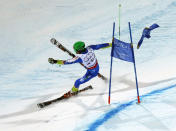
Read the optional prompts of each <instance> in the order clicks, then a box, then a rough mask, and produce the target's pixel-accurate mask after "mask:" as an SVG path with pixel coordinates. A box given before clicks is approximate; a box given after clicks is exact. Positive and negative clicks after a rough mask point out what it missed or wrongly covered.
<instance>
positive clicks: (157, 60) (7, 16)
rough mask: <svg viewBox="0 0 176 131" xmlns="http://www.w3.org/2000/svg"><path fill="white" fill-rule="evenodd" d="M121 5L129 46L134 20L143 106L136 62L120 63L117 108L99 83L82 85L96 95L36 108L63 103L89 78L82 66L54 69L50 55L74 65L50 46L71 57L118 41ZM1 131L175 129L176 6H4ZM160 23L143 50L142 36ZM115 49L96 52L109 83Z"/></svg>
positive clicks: (108, 2) (64, 0) (0, 19)
mask: <svg viewBox="0 0 176 131" xmlns="http://www.w3.org/2000/svg"><path fill="white" fill-rule="evenodd" d="M119 4H121V5H122V6H121V10H120V13H121V19H120V20H121V24H120V26H121V37H120V39H121V40H123V41H125V42H130V37H129V29H128V22H131V28H132V37H133V43H134V51H135V58H136V67H137V74H138V82H139V93H140V97H141V103H140V104H136V102H137V100H136V98H137V97H136V87H135V77H134V70H133V64H132V63H129V62H124V61H121V60H118V59H115V58H114V59H113V70H112V89H111V90H112V94H111V104H110V105H108V83H105V82H104V81H102V80H101V79H99V78H97V77H96V78H94V79H93V80H91V81H90V82H88V83H86V84H84V85H81V87H80V88H83V87H85V86H87V85H92V86H93V90H89V91H86V92H83V93H80V94H79V95H78V96H76V97H72V98H71V99H68V100H65V101H61V102H58V103H56V104H53V105H51V106H48V107H46V108H44V109H39V108H38V107H37V103H39V102H43V101H47V100H50V99H54V98H57V97H59V96H61V95H62V94H63V93H65V92H67V91H68V90H70V89H71V87H72V86H73V84H74V81H75V80H76V79H77V78H80V77H81V76H83V75H84V73H85V72H86V71H85V69H84V68H83V67H82V66H80V65H79V64H73V65H65V66H61V67H59V66H58V65H50V64H49V63H48V61H47V59H48V58H49V57H52V58H55V59H63V60H65V59H69V58H70V56H68V55H67V54H66V53H64V52H62V51H61V50H59V49H57V48H56V47H55V46H53V45H52V44H51V43H50V39H51V38H53V37H54V38H56V39H57V40H58V41H59V42H61V43H63V45H64V46H66V47H67V48H68V49H69V50H70V51H73V49H72V45H73V43H74V42H76V41H80V40H81V41H84V42H85V43H86V45H91V44H100V43H106V42H111V41H112V24H113V22H116V33H115V36H116V37H117V38H118V25H119V23H118V21H119V19H118V13H119V12H118V10H119V6H118V5H119ZM0 7H1V8H0V28H1V30H0V41H1V43H0V44H1V45H0V69H1V70H0V105H1V108H0V131H24V130H25V131H31V130H33V131H58V130H64V131H73V130H74V131H83V130H99V131H103V130H108V131H110V130H112V131H116V130H118V131H128V130H134V131H135V130H142V131H165V130H166V131H168V130H169V131H170V130H172V131H175V130H176V125H175V123H176V104H175V103H176V95H175V94H176V77H175V73H176V68H175V67H176V54H175V50H176V44H175V36H176V35H175V33H176V27H175V25H176V1H175V0H167V1H165V0H155V1H154V0H147V1H146V0H140V1H139V0H123V1H122V0H121V1H117V0H89V1H87V0H76V1H75V0H52V1H50V0H37V1H35V0H25V1H24V0H18V1H11V0H1V1H0ZM153 23H157V24H159V25H160V27H159V28H157V29H155V30H154V31H152V32H151V38H150V39H145V40H144V42H143V44H142V46H141V47H140V49H138V50H137V49H136V46H137V42H138V40H139V39H140V37H141V34H142V30H143V28H145V27H146V26H150V25H152V24H153ZM110 51H111V49H110V48H109V49H103V50H98V51H96V52H95V53H96V56H97V59H98V62H99V64H100V73H101V74H103V75H105V76H106V77H109V68H110Z"/></svg>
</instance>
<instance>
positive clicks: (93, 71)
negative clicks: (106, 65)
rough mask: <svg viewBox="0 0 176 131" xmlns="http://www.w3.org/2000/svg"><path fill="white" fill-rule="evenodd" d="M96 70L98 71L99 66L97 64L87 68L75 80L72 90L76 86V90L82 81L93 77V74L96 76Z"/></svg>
mask: <svg viewBox="0 0 176 131" xmlns="http://www.w3.org/2000/svg"><path fill="white" fill-rule="evenodd" d="M98 72H99V66H97V67H96V68H94V69H91V70H87V72H86V74H85V75H84V76H83V77H82V78H80V79H78V80H76V81H75V84H74V86H73V88H72V89H73V90H74V89H75V88H77V89H75V90H78V88H79V86H80V85H81V84H83V83H85V82H87V81H89V80H90V79H92V78H94V77H95V76H97V75H98ZM73 90H72V91H73Z"/></svg>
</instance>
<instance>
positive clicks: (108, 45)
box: [89, 43, 112, 50]
mask: <svg viewBox="0 0 176 131" xmlns="http://www.w3.org/2000/svg"><path fill="white" fill-rule="evenodd" d="M89 47H90V48H92V49H93V50H99V49H103V48H109V47H112V43H104V44H98V45H90V46H89Z"/></svg>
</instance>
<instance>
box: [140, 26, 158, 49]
mask: <svg viewBox="0 0 176 131" xmlns="http://www.w3.org/2000/svg"><path fill="white" fill-rule="evenodd" d="M158 27H159V25H158V24H153V25H151V26H150V27H149V28H148V27H145V28H144V30H143V32H142V36H141V38H140V40H139V42H138V45H137V49H139V48H140V46H141V45H142V42H143V40H144V38H145V37H146V38H148V39H149V38H150V37H151V36H150V31H151V30H153V29H155V28H158Z"/></svg>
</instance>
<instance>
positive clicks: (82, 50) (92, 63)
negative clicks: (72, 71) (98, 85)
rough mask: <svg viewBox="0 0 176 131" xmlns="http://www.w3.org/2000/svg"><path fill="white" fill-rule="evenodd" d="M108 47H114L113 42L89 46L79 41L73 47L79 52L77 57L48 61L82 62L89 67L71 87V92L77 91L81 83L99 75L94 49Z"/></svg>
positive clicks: (61, 62)
mask: <svg viewBox="0 0 176 131" xmlns="http://www.w3.org/2000/svg"><path fill="white" fill-rule="evenodd" d="M108 47H112V43H104V44H98V45H90V46H88V47H85V43H84V42H82V41H78V42H76V43H74V45H73V49H74V51H75V52H76V54H77V56H76V57H74V58H72V59H68V60H55V59H53V58H49V59H48V62H49V63H50V64H59V65H67V64H74V63H81V64H82V65H83V66H84V67H85V68H86V69H87V72H86V74H85V75H84V76H83V77H81V78H79V79H77V80H76V81H75V83H74V86H73V87H72V89H71V93H76V92H78V90H79V86H80V84H83V83H85V82H87V81H89V80H90V79H92V78H94V77H95V76H97V75H98V72H99V64H98V61H97V58H96V56H95V54H94V50H99V49H102V48H108Z"/></svg>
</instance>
